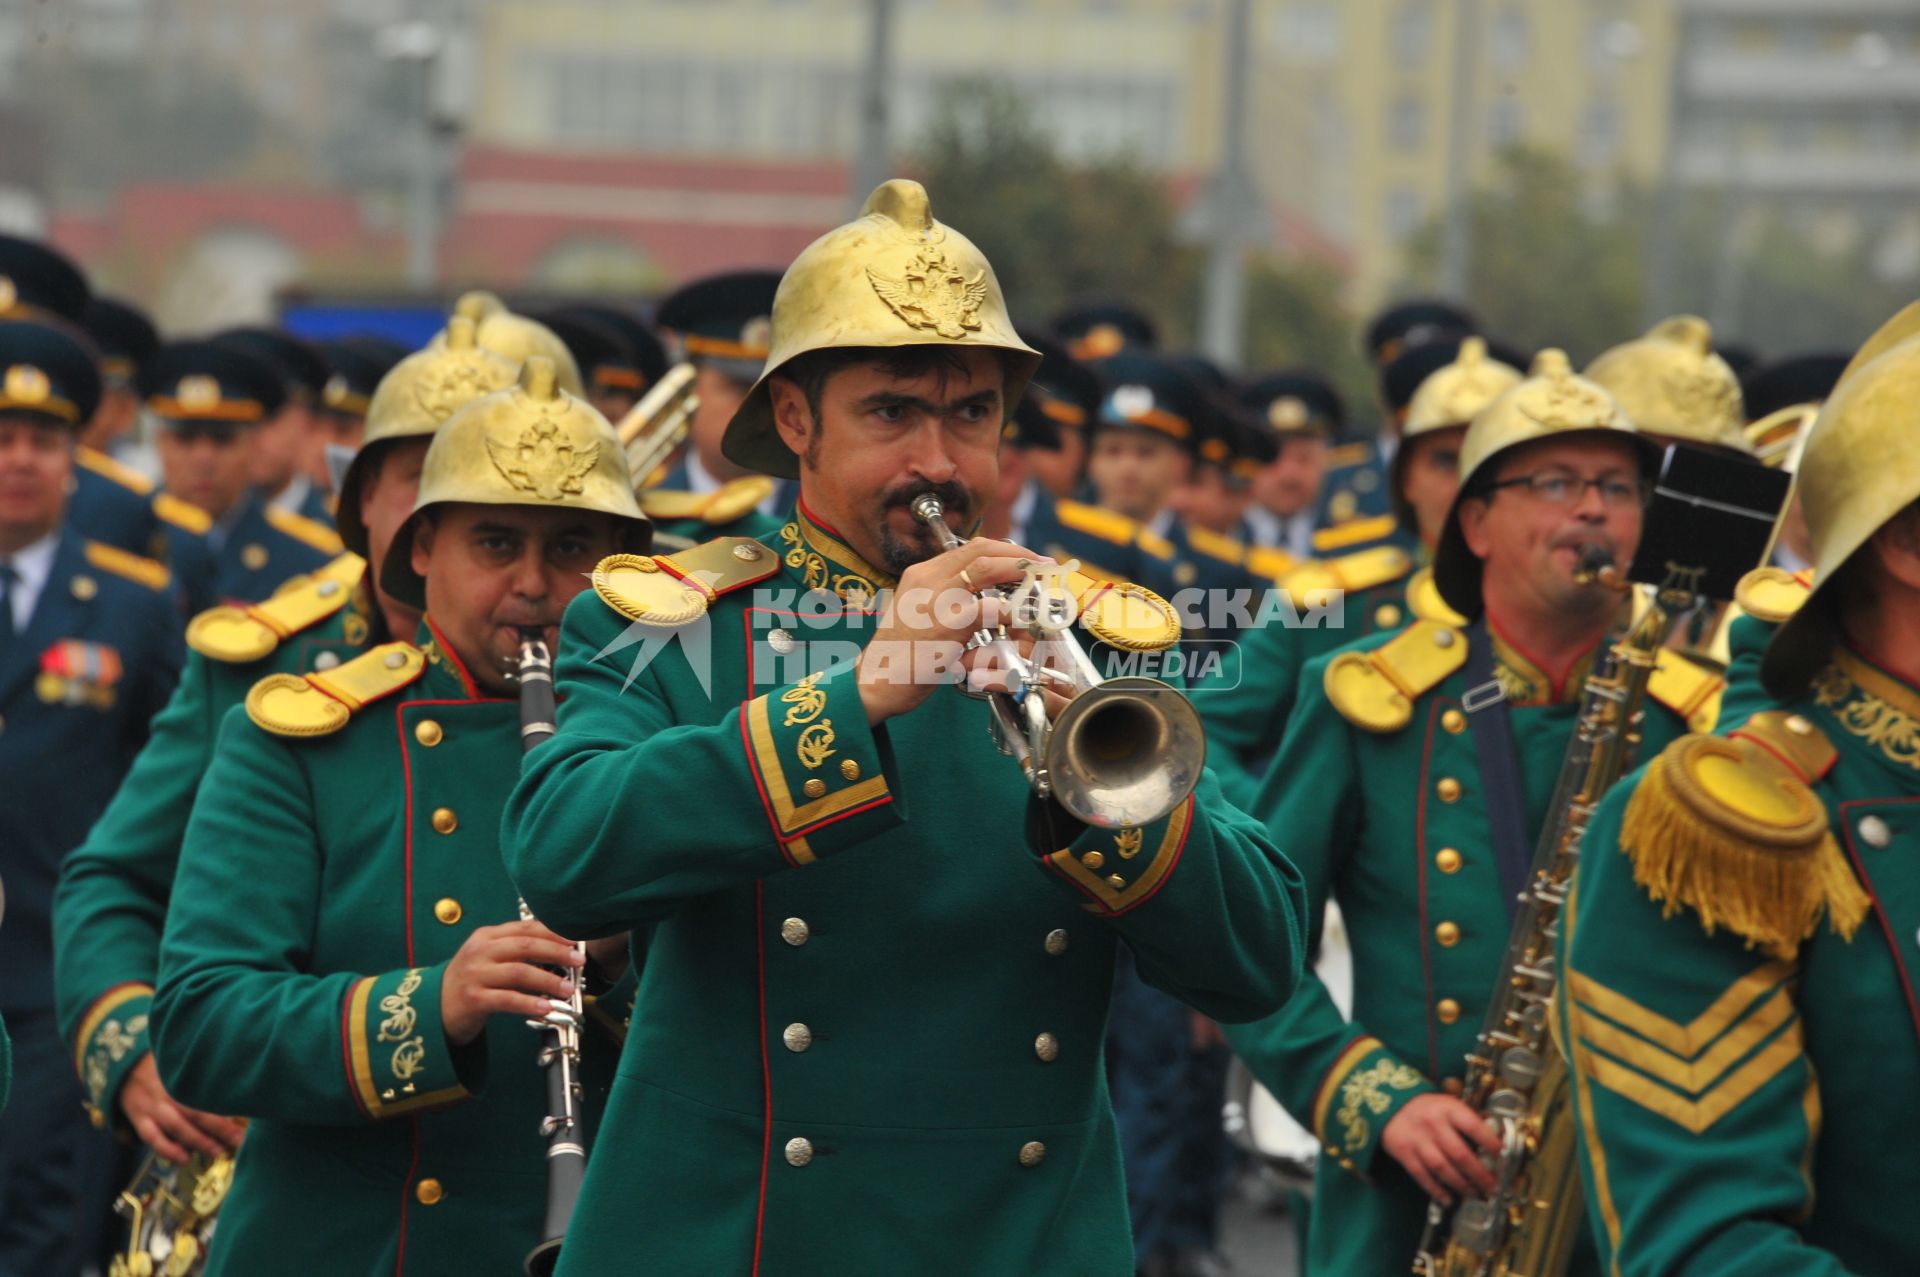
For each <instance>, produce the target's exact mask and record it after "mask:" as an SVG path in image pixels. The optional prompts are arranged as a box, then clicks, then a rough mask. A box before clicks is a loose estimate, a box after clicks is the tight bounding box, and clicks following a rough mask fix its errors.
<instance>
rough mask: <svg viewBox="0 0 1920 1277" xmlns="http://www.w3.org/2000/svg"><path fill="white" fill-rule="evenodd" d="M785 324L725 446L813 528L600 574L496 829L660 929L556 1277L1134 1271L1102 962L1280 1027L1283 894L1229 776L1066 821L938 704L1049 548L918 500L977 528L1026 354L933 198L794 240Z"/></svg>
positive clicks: (509, 850)
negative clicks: (1097, 816) (539, 740)
mask: <svg viewBox="0 0 1920 1277" xmlns="http://www.w3.org/2000/svg"><path fill="white" fill-rule="evenodd" d="M772 336H773V340H772V347H771V353H770V355H769V356H768V361H767V367H766V371H765V373H764V374H763V375H762V378H761V380H760V381H759V383H758V384H757V385H756V386H755V387H754V389H753V391H752V392H751V393H750V394H749V395H748V397H747V399H746V400H745V401H744V403H743V404H742V407H741V409H740V411H739V412H738V413H737V414H736V415H735V416H734V418H733V420H732V422H731V423H730V424H729V425H728V428H727V432H726V436H725V440H726V444H725V446H726V449H727V451H728V454H729V455H730V456H731V457H733V459H734V460H735V461H736V462H737V463H739V464H740V465H743V466H748V467H752V468H755V469H759V470H762V471H770V472H772V473H775V474H781V475H785V476H789V477H794V478H797V479H798V481H799V496H798V503H797V505H796V507H795V512H794V517H793V518H792V520H791V521H789V522H788V523H787V524H786V525H785V526H784V527H782V528H781V529H780V530H779V531H778V532H777V533H774V534H771V535H769V536H766V537H764V538H761V539H750V538H744V537H727V538H722V539H720V540H717V541H713V542H709V543H707V544H705V545H702V546H699V547H697V548H695V549H693V550H691V551H686V552H682V553H675V554H672V555H666V556H660V557H657V558H643V557H637V556H623V557H616V558H614V559H612V560H609V561H608V562H605V563H602V564H601V565H600V567H599V569H598V570H597V571H596V573H595V577H594V594H593V597H587V596H583V597H582V598H581V599H580V600H579V601H578V602H577V603H575V605H574V606H573V607H571V608H570V609H569V610H568V612H567V620H566V627H565V630H564V632H563V635H562V639H561V648H560V656H559V663H558V670H559V685H560V690H561V693H562V697H563V699H562V701H561V710H560V723H559V734H558V735H557V736H556V737H555V738H554V739H553V740H552V741H550V742H549V743H547V744H546V745H543V746H541V747H540V748H539V749H536V750H535V751H533V753H532V754H531V755H530V756H529V758H528V763H527V769H526V772H525V774H524V776H523V778H522V780H521V783H520V785H519V786H518V787H517V788H516V789H515V791H514V795H513V799H512V801H511V802H510V803H509V805H508V809H507V814H506V820H505V824H504V843H505V846H504V851H505V854H506V859H507V865H508V869H509V872H510V873H511V874H512V875H513V877H514V881H515V882H517V883H518V884H519V885H520V887H521V889H522V890H523V892H525V894H526V897H527V900H528V902H529V903H530V904H531V905H532V907H533V909H534V912H535V913H536V914H538V915H540V916H541V917H542V918H544V919H545V920H546V921H547V922H549V923H550V924H551V925H553V926H555V927H557V928H559V929H560V930H561V931H562V932H570V933H576V934H580V935H606V934H611V933H615V932H619V931H623V930H626V929H628V928H630V927H634V926H636V925H639V924H641V923H648V922H651V923H654V924H655V926H654V929H653V935H652V939H651V941H650V944H649V948H648V952H647V961H646V966H645V969H644V971H643V972H642V974H641V978H640V994H639V1004H638V1006H637V1008H636V1010H635V1013H634V1017H633V1030H632V1034H631V1036H630V1037H629V1038H628V1041H627V1047H626V1051H625V1054H624V1055H623V1057H622V1072H621V1077H620V1079H619V1080H618V1082H617V1083H616V1084H615V1089H614V1094H613V1097H612V1100H611V1102H610V1108H609V1110H608V1114H607V1121H606V1124H605V1126H604V1128H603V1130H602V1132H601V1134H600V1136H599V1138H598V1140H597V1142H596V1145H595V1149H594V1152H593V1155H592V1157H591V1158H590V1159H589V1163H588V1167H587V1179H586V1188H585V1192H584V1195H583V1196H582V1199H581V1203H580V1209H579V1210H578V1211H577V1212H576V1213H575V1216H574V1223H573V1228H572V1231H571V1232H570V1234H569V1236H568V1240H567V1245H566V1248H565V1250H564V1252H563V1253H562V1257H561V1261H560V1270H559V1271H560V1272H561V1273H563V1274H565V1273H572V1274H586V1273H603V1272H612V1271H619V1270H621V1269H623V1268H625V1267H629V1266H631V1264H632V1263H633V1258H632V1257H633V1256H634V1255H635V1254H644V1256H645V1262H646V1264H647V1266H648V1267H649V1268H650V1269H652V1270H654V1271H658V1272H662V1273H749V1272H767V1273H772V1272H779V1273H784V1274H792V1273H880V1272H911V1273H941V1274H954V1273H977V1274H981V1275H982V1277H998V1275H999V1274H1004V1273H1018V1272H1058V1271H1063V1267H1064V1268H1070V1269H1071V1270H1072V1271H1074V1272H1077V1273H1097V1274H1107V1275H1111V1277H1122V1275H1124V1274H1130V1273H1132V1272H1133V1248H1132V1245H1131V1244H1130V1240H1129V1235H1128V1219H1127V1210H1126V1201H1125V1194H1124V1189H1123V1186H1122V1180H1121V1170H1120V1158H1119V1150H1118V1147H1117V1142H1116V1139H1115V1133H1114V1124H1113V1115H1112V1111H1111V1106H1110V1104H1109V1101H1108V1097H1107V1089H1106V1081H1105V1075H1104V1071H1103V1068H1102V1034H1103V1029H1104V1025H1105V1020H1106V1013H1107V1001H1108V996H1109V991H1110V989H1111V987H1112V984H1113V972H1114V955H1115V951H1116V949H1117V947H1118V945H1119V944H1120V942H1121V941H1123V940H1124V941H1125V942H1126V943H1127V944H1128V945H1129V946H1130V947H1131V948H1132V949H1133V951H1134V953H1135V954H1136V955H1137V957H1138V962H1139V966H1140V969H1141V971H1142V972H1143V974H1144V975H1145V977H1146V978H1147V979H1148V980H1150V981H1152V982H1154V983H1155V984H1156V985H1158V986H1159V987H1161V988H1163V989H1166V990H1168V991H1170V992H1172V993H1174V994H1176V995H1177V996H1179V997H1181V998H1182V999H1184V1000H1185V1001H1187V1002H1189V1003H1190V1004H1191V1005H1193V1006H1195V1007H1197V1008H1199V1009H1201V1010H1203V1011H1205V1012H1206V1013H1207V1014H1209V1015H1212V1016H1215V1017H1217V1018H1219V1019H1223V1020H1246V1019H1250V1018H1253V1017H1256V1016H1259V1015H1264V1014H1267V1013H1268V1012H1269V1011H1271V1010H1272V1009H1273V1008H1274V1007H1276V1006H1277V1005H1279V1003H1280V1002H1281V1000H1283V999H1284V998H1285V996H1286V994H1287V992H1288V991H1289V989H1290V988H1291V986H1292V984H1293V981H1294V978H1295V975H1296V973H1297V971H1298V966H1297V963H1298V957H1297V954H1296V952H1295V950H1296V948H1297V943H1296V935H1297V928H1299V926H1300V919H1299V914H1298V912H1297V906H1298V903H1299V900H1298V895H1297V879H1296V878H1295V875H1294V873H1293V870H1292V868H1291V866H1290V865H1289V864H1288V863H1287V861H1286V859H1285V857H1284V856H1282V855H1281V854H1280V852H1279V851H1278V850H1277V848H1276V847H1275V845H1274V843H1273V842H1272V841H1271V840H1270V839H1268V837H1267V836H1266V834H1265V832H1264V831H1261V830H1259V829H1257V828H1256V827H1255V826H1254V824H1253V822H1252V821H1250V820H1249V819H1247V818H1246V817H1245V816H1244V815H1242V814H1241V813H1239V812H1238V811H1236V810H1234V809H1233V808H1231V807H1230V806H1228V805H1227V804H1225V803H1223V802H1221V801H1220V799H1219V791H1218V788H1217V786H1216V785H1215V784H1214V782H1213V780H1212V778H1211V776H1206V775H1203V776H1202V777H1201V779H1200V781H1199V786H1198V789H1197V790H1196V792H1195V793H1194V794H1193V795H1192V796H1190V797H1189V798H1188V799H1186V800H1185V801H1182V802H1180V803H1179V804H1178V805H1177V806H1175V807H1174V808H1173V810H1172V811H1171V812H1170V813H1169V814H1168V815H1166V816H1163V817H1160V818H1158V819H1155V820H1151V821H1149V822H1146V823H1143V824H1137V825H1124V826H1121V827H1118V828H1094V827H1088V826H1083V825H1081V824H1079V823H1078V822H1077V821H1075V820H1074V819H1072V818H1071V817H1069V816H1068V815H1067V814H1066V812H1065V810H1064V809H1062V808H1060V807H1059V806H1057V805H1056V804H1054V803H1052V802H1051V801H1047V802H1043V801H1040V800H1038V799H1036V798H1034V797H1033V795H1032V792H1031V790H1030V789H1029V788H1028V786H1027V783H1026V781H1025V780H1024V779H1023V777H1022V775H1021V772H1020V770H1019V768H1018V767H1016V766H1015V765H1014V764H1013V763H1012V762H1011V761H1010V760H1008V759H1007V758H1004V757H1001V756H1000V755H999V754H998V753H997V751H996V750H995V749H994V747H993V745H992V744H991V742H990V740H989V737H988V707H987V706H986V705H984V704H982V703H981V702H980V701H978V700H976V699H973V698H970V697H968V696H966V695H965V694H964V693H963V691H962V689H961V688H959V687H956V686H951V685H943V684H952V683H955V682H958V681H960V680H961V679H963V678H964V679H967V680H968V681H970V682H973V683H975V684H976V685H979V684H987V683H991V682H993V681H994V680H995V671H993V670H992V669H991V668H990V667H988V666H987V665H986V664H985V663H984V662H983V661H982V660H981V653H980V652H979V651H969V650H967V648H966V644H967V641H968V639H969V638H970V637H971V636H972V635H973V633H974V632H975V631H976V629H978V628H979V627H981V626H982V625H990V624H992V623H994V621H995V620H996V619H997V618H999V617H1000V616H1002V615H1003V614H1004V610H1005V601H1004V600H1000V599H992V600H983V599H982V598H980V597H979V592H980V591H982V590H986V589H989V588H990V587H995V586H999V587H1003V588H1004V587H1011V586H1013V585H1015V584H1016V583H1019V582H1021V581H1022V579H1023V578H1024V577H1025V576H1026V574H1027V573H1028V571H1029V570H1030V569H1032V568H1034V567H1036V566H1039V567H1045V566H1046V565H1047V561H1046V560H1045V559H1044V558H1043V557H1042V556H1040V555H1038V554H1035V553H1034V552H1033V551H1031V550H1028V549H1024V548H1022V547H1021V546H1018V545H1015V544H1012V543H1009V542H1005V541H994V540H986V539H981V540H973V541H969V542H967V543H966V544H965V545H963V546H961V547H958V548H956V549H952V550H942V549H941V542H940V540H938V539H936V538H935V537H934V536H933V535H932V533H931V530H930V529H928V528H927V527H926V526H925V525H924V524H923V523H922V522H921V521H920V520H919V519H918V518H917V517H916V516H915V515H914V514H913V512H912V509H911V505H912V502H913V500H914V498H915V497H917V496H920V495H922V494H929V493H931V494H935V495H937V496H939V498H940V499H941V501H942V503H943V504H944V505H945V506H946V508H947V514H946V518H947V522H948V524H949V526H950V527H951V528H952V529H953V530H955V531H956V532H958V533H961V534H965V533H966V532H968V531H969V530H971V528H972V526H973V525H974V523H975V521H976V520H977V519H978V518H979V516H980V512H981V509H982V506H983V504H984V503H985V501H986V500H988V499H990V498H991V495H992V494H993V492H994V491H995V476H996V473H997V465H998V461H997V453H998V449H999V448H1000V446H1001V440H1002V431H1003V427H1004V425H1005V422H1006V418H1007V415H1008V413H1009V412H1010V411H1011V406H1012V404H1013V403H1014V401H1016V400H1017V399H1018V398H1019V396H1020V393H1021V391H1022V389H1023V388H1024V386H1025V383H1026V381H1027V379H1028V377H1029V376H1030V375H1031V374H1032V372H1033V370H1034V367H1035V365H1036V363H1037V357H1036V356H1035V354H1034V353H1033V351H1032V350H1031V349H1030V348H1029V347H1028V346H1027V345H1026V344H1025V343H1024V342H1022V341H1021V340H1020V338H1019V336H1018V335H1017V334H1016V333H1015V332H1014V330H1013V327H1012V325H1011V323H1010V322H1009V321H1008V319H1007V313H1006V306H1005V302H1004V300H1003V298H1002V295H1001V292H1000V287H999V284H998V282H997V281H996V280H995V278H994V276H993V272H992V268H991V266H990V265H989V264H988V263H987V261H986V259H985V257H984V256H983V255H982V254H981V253H980V252H979V250H978V249H976V248H975V247H974V246H973V245H972V244H971V243H970V242H969V241H968V240H966V239H965V238H964V237H963V236H962V235H961V234H960V233H959V232H958V231H956V230H953V229H952V228H950V227H946V226H943V225H942V224H940V223H939V222H937V221H935V220H934V218H933V214H932V210H931V208H930V207H929V205H928V200H927V194H926V192H925V191H924V190H923V189H922V188H921V187H920V186H919V184H918V183H915V182H909V181H899V180H896V181H890V182H887V183H885V184H883V185H882V186H881V187H879V188H878V189H877V190H876V191H874V193H873V195H872V196H871V197H869V199H868V200H867V203H866V206H865V208H864V209H863V210H862V213H861V216H860V217H859V218H857V219H856V220H855V221H853V222H852V223H850V224H848V225H846V226H843V227H840V228H839V229H837V230H835V231H832V232H829V233H828V234H827V235H825V236H823V237H822V238H821V239H819V240H818V241H816V242H815V243H814V244H813V245H811V246H810V247H809V248H807V249H806V250H805V251H803V252H802V253H801V255H800V257H799V258H798V259H797V260H796V261H795V262H794V264H793V266H792V267H791V268H790V269H789V270H788V271H787V274H786V276H785V278H784V279H783V281H782V282H781V285H780V289H779V292H778V294H777V296H776V298H775V300H774V305H773V334H772ZM1065 585H1066V586H1067V588H1068V589H1070V590H1072V591H1073V592H1074V593H1075V594H1076V595H1077V596H1078V597H1079V598H1080V599H1081V600H1082V606H1083V607H1085V606H1088V605H1089V604H1090V605H1092V606H1093V607H1094V608H1095V612H1094V614H1092V615H1090V616H1089V617H1088V618H1087V625H1088V626H1089V627H1093V631H1094V632H1104V634H1105V636H1107V637H1109V638H1111V639H1112V640H1113V641H1116V642H1123V643H1127V644H1129V645H1132V646H1134V647H1136V648H1156V649H1164V648H1166V647H1168V646H1170V645H1171V644H1173V643H1174V642H1176V641H1177V639H1178V628H1177V624H1176V621H1175V618H1174V617H1173V616H1172V614H1171V610H1170V609H1169V608H1168V607H1167V606H1166V605H1165V604H1164V603H1163V602H1161V601H1160V600H1158V599H1156V598H1154V597H1153V596H1151V595H1149V594H1147V593H1145V592H1144V591H1141V590H1139V589H1138V588H1137V587H1118V586H1109V585H1107V584H1105V583H1096V582H1091V581H1088V580H1086V579H1085V578H1084V577H1082V578H1073V577H1069V578H1067V580H1066V582H1065ZM748 587H757V588H751V589H750V588H748ZM1103 598H1104V599H1110V600H1112V601H1114V602H1115V603H1116V604H1117V603H1119V602H1121V601H1123V600H1124V601H1125V602H1126V603H1127V604H1128V605H1129V606H1128V607H1127V608H1123V609H1120V610H1119V611H1118V612H1115V613H1111V614H1110V613H1105V612H1102V611H1100V610H1099V609H1100V603H1099V600H1101V599H1103ZM1121 612H1126V613H1131V614H1129V615H1124V616H1123V615H1121V614H1120V613H1121ZM1136 614H1137V615H1136ZM1108 620H1113V621H1114V622H1115V623H1114V624H1113V625H1111V626H1109V625H1108V624H1107V623H1106V622H1107V621H1108ZM1093 655H1094V656H1095V657H1096V658H1098V656H1099V655H1100V650H1099V649H1098V648H1096V649H1095V650H1094V652H1093Z"/></svg>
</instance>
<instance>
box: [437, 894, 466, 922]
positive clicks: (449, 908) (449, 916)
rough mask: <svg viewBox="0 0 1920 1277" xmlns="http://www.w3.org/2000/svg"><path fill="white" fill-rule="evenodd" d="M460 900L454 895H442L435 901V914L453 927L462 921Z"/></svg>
mask: <svg viewBox="0 0 1920 1277" xmlns="http://www.w3.org/2000/svg"><path fill="white" fill-rule="evenodd" d="M461 912H462V911H461V908H460V902H459V901H458V900H455V899H454V898H453V897H452V896H442V897H440V899H438V900H436V901H434V902H433V916H434V917H436V918H438V919H440V921H442V922H444V923H446V924H447V925H448V926H449V927H451V926H452V925H453V924H454V923H456V922H458V921H460V914H461Z"/></svg>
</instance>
